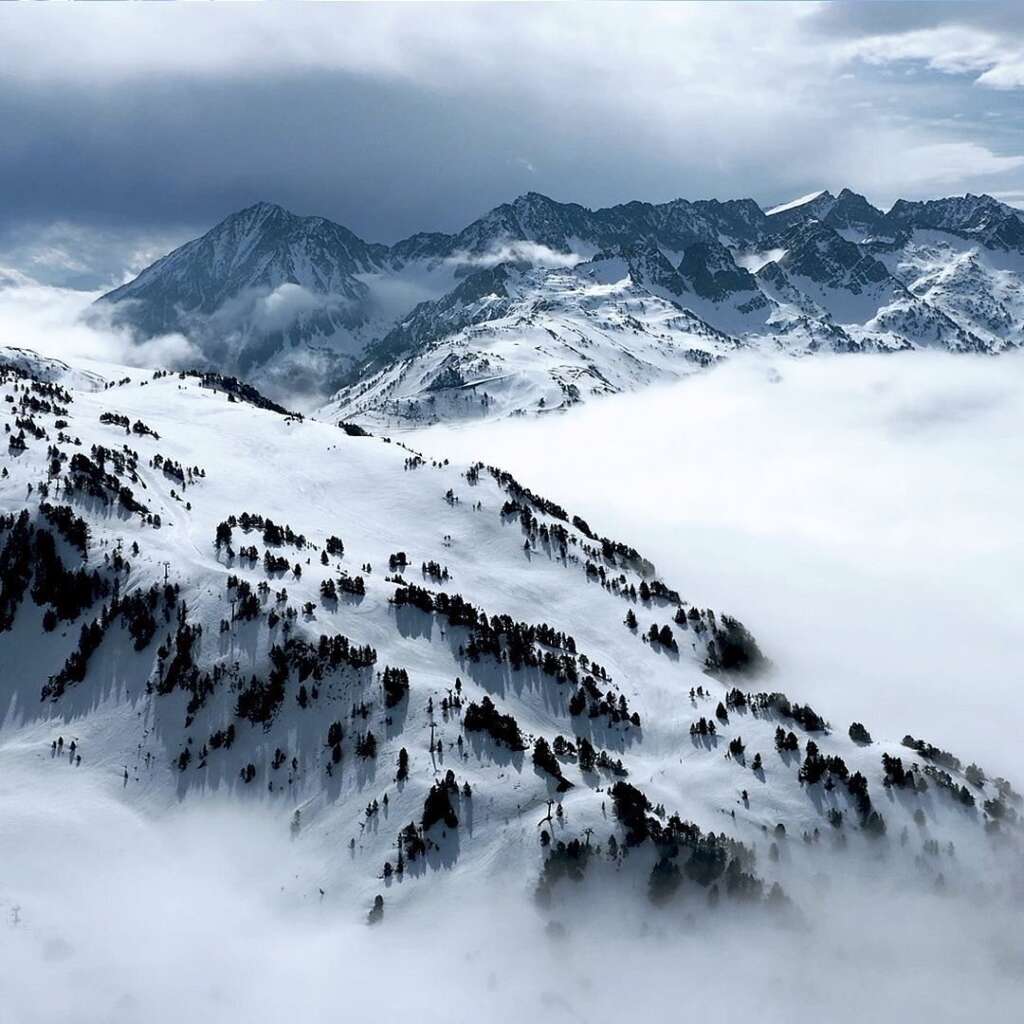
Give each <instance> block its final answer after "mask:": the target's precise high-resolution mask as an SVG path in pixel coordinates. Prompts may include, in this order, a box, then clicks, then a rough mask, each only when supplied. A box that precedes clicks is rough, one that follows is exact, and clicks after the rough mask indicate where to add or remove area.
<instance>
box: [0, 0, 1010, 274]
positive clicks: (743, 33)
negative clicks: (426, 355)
mask: <svg viewBox="0 0 1024 1024" xmlns="http://www.w3.org/2000/svg"><path fill="white" fill-rule="evenodd" d="M974 7H975V5H971V6H970V8H969V9H968V8H964V9H963V11H961V5H953V4H937V5H936V4H925V5H920V4H898V5H890V4H872V5H857V6H856V7H847V6H845V5H844V6H842V7H839V6H833V5H827V6H825V7H822V8H819V7H818V6H816V5H796V4H785V5H772V4H757V5H752V6H745V7H743V8H742V9H737V10H736V11H734V12H731V14H732V15H733V16H729V15H730V12H729V11H728V9H727V8H725V7H724V6H723V5H715V6H714V7H705V6H688V5H676V6H671V5H669V6H647V5H630V6H619V5H614V4H603V5H596V6H593V7H589V8H586V9H579V10H577V9H568V8H563V7H562V6H561V5H545V4H541V5H530V6H529V7H517V6H515V5H512V6H504V5H499V6H495V7H489V6H476V5H456V6H452V7H441V8H437V7H422V6H419V5H411V6H410V5H399V6H396V7H391V6H387V5H356V6H339V7H335V6H331V5H328V6H326V7H320V6H319V5H314V6H313V7H306V6H302V7H293V6H290V5H272V6H268V7H245V8H234V9H231V8H218V7H215V6H214V7H203V8H198V7H191V8H180V7H178V6H176V5H167V6H166V7H165V6H163V5H161V6H159V7H153V6H148V7H145V8H143V7H136V6H133V5H129V6H127V7H120V6H115V7H109V8H106V7H105V8H97V7H92V8H86V7H78V8H70V9H67V10H63V11H62V10H58V9H56V8H36V9H29V8H18V9H16V10H15V9H4V10H0V68H3V69H4V71H3V72H2V75H3V77H0V125H2V128H3V145H2V146H0V195H2V197H3V202H2V204H0V265H3V264H8V265H16V266H18V267H20V268H22V269H24V270H25V271H26V272H27V273H31V274H33V275H34V276H37V277H41V278H42V279H47V280H54V281H56V280H63V281H64V282H65V283H75V284H81V285H83V286H89V287H93V286H95V287H98V286H100V285H101V284H105V283H107V282H108V281H109V280H110V279H111V277H114V278H118V277H120V276H122V275H123V274H124V272H125V271H126V270H128V269H131V268H132V267H134V265H135V262H136V261H135V260H134V259H133V258H131V257H133V256H134V255H138V254H140V253H145V252H149V251H151V250H152V249H154V248H159V246H160V245H162V244H164V243H165V242H166V241H167V240H171V239H174V240H178V239H184V238H186V237H189V236H190V235H192V234H194V233H196V232H199V231H201V230H204V229H206V228H208V227H209V226H210V225H211V224H213V223H215V222H216V221H217V220H219V219H220V218H222V217H224V216H225V215H227V214H228V213H230V212H232V211H233V210H235V209H238V208H239V207H241V206H244V205H246V204H248V203H251V202H254V201H256V200H261V199H267V200H272V201H276V202H279V203H281V204H283V205H285V206H287V207H289V208H291V209H293V210H295V211H296V212H299V213H315V214H322V215H325V216H328V217H330V218H332V219H334V220H337V221H339V222H340V223H343V224H345V225H346V226H348V227H350V228H351V229H352V230H354V231H355V232H356V233H357V234H359V235H361V236H362V237H364V238H367V239H369V240H373V241H385V242H391V241H394V240H396V239H398V238H400V237H403V236H405V235H408V234H411V233H412V232H415V231H424V230H441V231H453V230H457V229H459V228H460V227H462V226H464V225H465V224H467V223H468V222H469V221H471V220H472V219H474V218H475V217H477V216H479V215H480V214H481V213H483V212H485V211H486V210H487V209H489V208H491V207H493V206H495V205H497V204H498V203H500V202H503V201H506V200H509V199H511V198H513V197H514V196H516V195H518V194H520V193H522V192H525V191H527V190H531V189H534V190H537V191H541V192H544V193H546V194H548V195H551V196H553V197H554V198H556V199H562V200H574V201H577V202H581V203H584V204H586V205H590V206H600V205H608V204H612V203H616V202H623V201H628V200H630V199H634V198H642V199H648V200H652V201H664V200H668V199H671V198H674V197H677V196H684V197H688V198H699V197H705V196H714V197H718V198H728V197H734V196H751V197H752V198H754V199H756V200H757V201H759V202H762V203H766V204H770V203H774V202H777V201H780V200H785V199H788V198H791V197H792V196H793V195H797V194H801V193H804V192H808V191H811V190H812V189H814V188H821V187H830V188H833V189H838V188H842V187H843V186H844V185H850V186H852V187H855V188H857V189H858V190H860V191H863V192H865V193H866V194H868V195H869V197H870V198H872V199H873V200H874V201H876V202H878V203H879V204H882V205H885V204H888V203H891V202H892V201H893V200H894V199H896V198H897V197H899V196H905V197H907V198H918V197H922V196H926V195H934V194H936V193H937V192H951V191H964V190H966V189H971V190H972V191H981V190H990V191H1001V192H1003V193H1005V194H1007V195H1010V194H1015V193H1019V192H1020V191H1021V190H1022V187H1024V176H1022V174H1021V170H1020V168H1021V166H1022V164H1024V157H1022V156H1021V154H1022V153H1024V141H1022V136H1021V123H1020V119H1021V113H1020V110H1019V106H1020V104H1019V102H1018V99H1019V93H1017V92H1014V91H1008V90H1013V89H1014V88H1015V83H1016V81H1017V77H1018V68H1017V64H1016V63H1015V61H1016V60H1017V54H1016V51H1015V50H1014V48H1013V47H1014V40H1015V39H1017V38H1019V28H1020V24H1021V23H1024V18H1022V16H1020V15H1018V14H1016V13H1015V10H1014V9H1012V8H1010V7H1009V6H1005V7H997V8H993V9H992V10H991V12H990V13H988V14H981V13H979V12H978V11H977V10H975V9H974ZM958 19H959V21H958ZM954 23H956V24H962V26H963V27H961V28H957V27H956V24H954ZM951 26H952V27H951ZM1011 29H1014V30H1015V31H1016V34H1015V32H1014V31H1011ZM43 42H45V45H42V43H43ZM1022 67H1024V65H1022ZM965 69H966V70H968V71H969V72H970V74H966V75H965V74H963V73H962V72H963V71H964V70H965ZM910 72H916V73H914V74H911V73H910ZM950 72H957V73H955V74H953V73H950ZM1021 74H1022V75H1024V71H1022V72H1021ZM976 80H981V82H982V85H991V86H993V88H976V87H975V84H974V83H975V81H976ZM1000 90H1003V91H1000ZM87 230H91V231H93V232H95V233H96V234H97V237H102V238H104V239H106V240H107V244H106V245H105V246H104V247H102V249H103V251H105V252H106V253H107V254H108V255H107V258H106V259H104V258H103V257H102V256H101V255H100V253H101V246H99V245H98V244H93V245H89V244H86V243H85V242H84V241H83V239H84V238H85V232H86V231H87ZM33 239H35V241H33ZM54 239H56V241H54ZM76 239H77V241H76ZM118 240H119V241H118ZM71 250H73V251H71ZM84 250H89V251H91V252H92V253H93V255H92V256H87V255H83V252H84ZM122 250H123V251H124V255H122ZM71 264H78V267H77V269H72V268H71V266H70V265H71Z"/></svg>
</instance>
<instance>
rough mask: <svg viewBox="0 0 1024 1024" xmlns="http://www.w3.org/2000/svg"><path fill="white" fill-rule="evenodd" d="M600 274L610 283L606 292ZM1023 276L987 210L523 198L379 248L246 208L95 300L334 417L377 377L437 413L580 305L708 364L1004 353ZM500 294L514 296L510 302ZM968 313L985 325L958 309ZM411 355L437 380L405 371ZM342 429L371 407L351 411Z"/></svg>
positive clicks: (1017, 250) (1004, 223) (219, 367)
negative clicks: (511, 340)
mask: <svg viewBox="0 0 1024 1024" xmlns="http://www.w3.org/2000/svg"><path fill="white" fill-rule="evenodd" d="M614 257H618V258H619V259H620V263H621V267H620V269H622V270H623V275H622V277H621V278H619V279H617V280H616V281H609V280H605V278H606V277H607V274H608V272H609V270H610V267H611V265H612V264H611V263H610V262H609V260H610V259H611V258H614ZM965 259H968V260H970V261H971V265H972V267H973V268H974V272H973V273H972V274H971V275H970V282H971V283H970V288H971V295H970V296H967V295H962V294H960V293H959V291H960V290H961V289H962V288H963V287H966V285H965V284H964V282H965V281H966V280H967V275H966V274H964V273H963V272H961V273H955V272H953V268H955V267H959V266H961V265H962V263H963V261H964V260H965ZM616 265H618V264H616ZM1022 269H1024V220H1022V217H1021V214H1020V212H1019V211H1017V210H1015V209H1013V208H1011V207H1008V206H1006V205H1005V204H1003V203H1000V202H998V201H997V200H995V199H993V198H991V197H989V196H972V195H968V196H963V197H953V198H947V199H936V200H931V201H928V202H906V201H903V200H900V201H899V202H897V203H896V204H895V206H893V208H892V209H891V210H890V211H888V212H887V213H884V212H882V211H881V210H878V209H876V208H875V207H873V206H872V205H871V204H870V203H869V202H868V201H867V200H866V199H865V198H864V197H863V196H861V195H858V194H857V193H855V192H853V191H851V190H850V189H845V188H844V189H843V190H842V191H840V192H839V194H838V195H833V194H832V193H830V192H828V191H824V192H820V193H817V194H814V195H811V196H806V197H804V198H803V199H800V200H797V201H795V202H792V203H787V204H784V205H782V206H779V207H776V208H774V209H772V210H769V211H767V212H765V211H763V210H761V208H760V207H759V206H758V205H757V204H756V203H754V202H753V201H752V200H749V199H738V200H730V201H728V202H719V201H717V200H702V201H697V202H690V201H687V200H684V199H677V200H673V201H672V202H668V203H662V204H651V203H643V202H631V203H625V204H622V205H620V206H614V207H609V208H607V209H601V210H589V209H587V208H585V207H583V206H580V205H578V204H575V203H559V202H555V201H554V200H552V199H549V198H547V197H546V196H542V195H539V194H537V193H527V194H526V195H523V196H520V197H519V198H518V199H516V200H514V201H513V202H511V203H506V204H503V205H501V206H498V207H496V208H495V209H493V210H491V211H490V212H489V213H487V214H485V215H484V216H483V217H481V218H480V219H478V220H476V221H474V222H473V223H472V224H470V225H469V226H467V227H466V228H465V229H463V230H462V231H460V232H458V233H457V234H452V235H447V234H440V233H420V234H416V235H413V236H411V237H410V238H407V239H404V240H403V241H401V242H398V243H397V244H395V245H393V246H385V245H379V244H373V243H368V242H365V241H363V240H362V239H360V238H358V237H357V236H356V235H354V234H353V233H352V232H351V231H349V230H348V229H346V228H344V227H342V226H341V225H338V224H334V223H332V222H331V221H328V220H325V219H324V218H321V217H302V216H297V215H295V214H292V213H290V212H288V211H287V210H284V209H282V208H281V207H279V206H275V205H273V204H270V203H259V204H257V205H255V206H252V207H250V208H248V209H246V210H242V211H240V212H238V213H235V214H232V215H231V216H230V217H228V218H227V219H226V220H224V221H223V222H222V223H220V224H219V225H217V226H216V227H214V228H213V229H212V230H211V231H209V232H208V233H207V234H205V235H204V236H203V237H202V238H198V239H196V240H194V241H192V242H189V243H187V244H186V245H184V246H182V247H181V248H179V249H177V250H175V251H174V252H172V253H170V254H169V255H168V256H165V257H164V258H163V259H161V260H159V261H158V262H156V263H155V264H153V265H152V266H151V267H149V268H147V269H146V270H145V271H143V272H142V273H141V274H140V275H139V276H138V277H137V278H136V279H135V280H133V281H131V282H129V283H128V284H126V285H124V286H122V287H120V288H118V289H116V290H115V291H112V292H110V293H109V294H107V295H105V296H103V297H102V298H101V299H100V300H99V304H100V305H101V306H104V307H107V309H108V311H109V312H110V313H111V315H112V317H113V320H114V321H115V323H118V324H121V325H126V326H128V327H130V328H131V329H132V330H133V331H134V332H135V334H136V335H137V336H138V337H139V338H140V339H144V338H150V337H154V336H158V335H161V334H167V333H174V332H179V333H183V334H186V335H187V336H188V337H189V338H190V339H191V340H192V341H193V343H194V344H195V345H196V346H197V347H198V349H199V350H200V351H201V353H202V354H203V358H204V359H205V361H206V363H207V366H206V367H204V368H206V369H213V370H216V371H219V372H227V373H233V374H239V375H241V376H244V377H246V378H247V379H249V380H251V381H253V382H255V383H257V384H259V385H261V386H263V387H265V388H267V389H268V390H269V391H271V392H274V393H277V394H278V395H283V394H295V393H302V392H306V393H308V394H309V396H311V397H313V398H315V397H316V396H322V397H325V396H327V395H331V394H334V392H336V391H338V390H339V389H341V391H340V392H339V395H336V396H335V402H334V406H335V407H337V408H341V407H347V405H348V404H349V403H348V402H347V400H346V399H347V397H348V396H350V395H351V394H352V391H351V389H352V388H357V389H358V390H359V392H360V393H365V392H366V390H367V388H369V389H371V390H372V388H373V385H374V384H375V383H379V380H378V379H377V378H376V377H375V375H376V374H379V373H381V372H382V371H386V372H389V373H390V376H389V378H388V387H389V392H390V393H391V394H392V397H399V396H400V397H401V400H402V402H403V403H405V406H408V403H409V402H412V403H413V405H414V406H415V405H417V404H418V398H417V395H419V394H420V392H421V391H422V392H424V393H426V392H429V393H430V394H431V395H432V396H434V398H435V406H436V396H437V392H438V391H439V390H440V391H443V390H444V388H443V387H442V386H441V385H442V383H443V381H452V380H459V381H460V382H461V384H460V387H461V386H464V385H466V384H467V383H468V384H471V385H473V384H474V381H475V380H482V379H484V378H483V377H481V378H476V377H475V376H474V374H475V372H476V371H474V370H473V369H471V368H470V366H471V365H477V366H478V369H481V370H482V372H483V373H484V376H485V377H493V376H495V374H494V373H492V372H490V371H491V370H493V369H494V365H495V360H494V359H488V358H487V357H486V356H484V357H483V358H481V354H482V347H483V348H486V347H487V345H489V344H490V343H491V342H492V341H493V335H494V332H495V330H498V329H499V327H500V329H501V330H502V332H503V333H504V334H506V335H508V336H509V337H513V336H514V335H515V330H516V327H515V325H516V324H518V325H520V327H521V326H522V325H523V324H525V323H527V322H530V323H532V324H533V325H537V324H539V323H540V322H541V320H542V319H544V318H550V319H551V320H552V321H553V322H552V323H550V324H548V325H547V330H548V332H549V334H550V332H552V331H553V332H554V333H555V334H556V335H557V334H558V331H559V330H560V328H559V326H558V325H559V324H563V325H564V324H565V323H566V322H569V321H572V322H573V327H572V330H573V331H576V332H577V333H578V334H579V336H580V338H582V339H583V340H584V341H587V342H593V341H594V334H593V332H594V331H595V330H597V329H598V326H597V325H596V324H595V323H594V322H593V321H594V319H595V318H594V317H593V316H591V317H589V318H586V319H587V320H588V322H581V321H580V319H579V317H578V316H576V313H574V312H573V311H574V310H575V311H576V312H578V310H579V309H580V308H581V306H582V307H588V308H589V307H594V306H595V304H597V305H600V303H599V302H598V299H599V298H601V299H603V300H604V302H605V304H606V305H607V303H611V304H612V305H613V306H616V308H617V310H618V312H617V314H616V317H614V318H613V320H614V321H615V322H614V323H613V322H612V321H609V324H611V326H610V327H608V329H610V330H612V331H613V332H618V333H617V335H616V338H617V342H618V343H619V344H620V346H621V347H622V348H623V349H624V350H626V351H628V350H629V348H630V334H632V336H634V337H635V336H644V335H651V334H652V333H653V334H654V335H656V334H657V331H658V330H660V328H659V327H656V326H654V325H652V324H648V323H647V322H646V320H645V317H647V316H649V315H653V316H654V317H655V320H656V322H657V323H660V322H661V321H662V320H664V319H665V318H667V319H668V320H672V313H673V312H674V313H675V314H676V315H677V317H684V314H685V317H688V321H687V322H688V324H689V326H690V327H692V326H693V324H694V323H697V322H699V324H700V327H699V331H698V333H701V334H703V335H704V336H708V335H711V334H714V335H718V336H721V339H722V343H721V345H720V346H719V349H718V350H716V352H715V353H713V355H715V356H717V355H721V354H723V353H724V352H725V351H727V350H728V349H730V348H734V347H736V346H768V347H772V348H776V347H785V348H788V349H794V350H797V351H804V350H808V351H815V350H817V349H819V348H820V347H822V340H823V339H825V340H826V344H825V347H828V348H830V349H837V350H841V351H861V350H869V351H878V350H893V349H902V348H914V347H919V346H938V347H942V348H948V349H952V350H955V351H981V352H998V351H1001V350H1003V349H1005V348H1008V347H1015V346H1016V345H1018V344H1019V343H1020V339H1021V335H1022V325H1024V304H1022V303H1021V300H1020V281H1021V277H1020V274H1021V271H1022ZM510 281H514V282H518V283H517V284H516V286H515V287H514V288H511V289H510V286H509V282H510ZM645 297H646V298H647V299H648V300H649V301H648V302H647V303H646V304H645V303H644V298H645ZM566 303H568V305H566ZM623 304H624V305H623ZM659 304H668V307H670V308H669V309H666V308H663V307H662V306H661V305H659ZM979 306H980V307H985V310H984V315H983V316H979V315H974V314H972V313H971V312H970V311H971V310H972V309H973V310H977V309H978V308H979ZM652 310H653V311H654V313H653V314H652V312H651V311H652ZM606 312H608V310H606ZM574 317H575V319H574ZM510 318H511V321H510ZM679 322H683V321H679ZM638 325H639V326H638ZM470 327H472V328H473V330H472V331H471V333H470V336H466V334H465V332H466V330H467V329H468V328H470ZM688 329H689V328H688ZM518 337H519V338H520V340H521V339H522V337H523V335H522V332H520V334H519V335H518ZM456 338H458V345H457V347H458V351H455V350H454V349H451V350H449V351H445V352H443V353H441V357H440V358H435V356H436V353H434V352H433V350H434V349H436V347H437V346H444V345H446V344H448V345H449V346H451V345H453V344H455V339H456ZM584 347H585V346H584ZM680 347H681V348H682V349H683V350H686V351H689V350H690V349H691V348H692V346H690V345H689V344H683V345H682V346H680ZM577 350H578V347H577ZM431 353H433V355H431ZM428 356H430V359H429V362H430V364H431V366H442V365H443V367H444V369H443V377H440V378H438V377H435V376H432V372H433V371H432V370H430V369H429V368H428V367H427V366H426V365H420V364H415V365H413V364H412V363H410V360H412V361H415V360H421V361H422V359H424V358H426V357H428ZM558 358H559V359H560V360H561V358H562V357H561V355H560V356H559V357H558ZM453 360H454V361H455V362H458V363H459V364H460V369H459V371H458V372H456V373H454V374H453V372H452V364H453ZM467 360H468V362H467ZM570 360H571V361H573V362H574V363H575V364H576V369H577V371H578V372H580V373H583V374H584V375H585V376H586V377H587V378H588V379H592V380H599V379H600V378H601V377H607V373H606V372H605V371H606V369H607V367H606V366H603V365H601V363H600V361H598V362H597V363H593V361H589V362H588V360H587V358H585V357H580V358H578V359H577V358H576V357H570ZM500 362H501V360H500V359H499V360H497V364H500ZM669 362H671V360H669ZM463 364H465V365H463ZM543 364H544V361H543V359H541V360H540V361H538V362H537V364H536V365H534V366H532V367H531V366H528V365H523V364H522V360H521V359H520V360H518V361H517V365H518V369H517V370H516V371H515V373H516V374H521V373H522V372H523V370H524V369H527V370H537V371H538V372H539V373H541V375H542V376H543V375H544V374H545V373H547V372H548V371H547V370H545V367H544V365H543ZM688 365H689V366H692V362H690V363H687V362H686V360H685V359H684V360H683V361H682V362H680V363H679V370H680V371H681V370H682V369H684V368H686V366H688ZM488 367H489V368H488ZM464 371H465V372H464ZM502 372H503V371H500V372H499V374H498V375H501V373H502ZM574 372H576V371H574ZM666 372H670V373H671V372H673V371H672V370H671V369H668V370H666ZM467 373H468V376H467ZM659 373H660V371H659ZM424 374H426V377H427V378H429V379H425V378H424ZM549 376H550V375H549ZM396 377H401V378H402V380H403V381H406V382H408V380H409V379H412V380H414V381H415V383H414V384H408V386H406V384H400V383H399V382H398V381H397V379H396ZM623 386H624V387H631V386H634V385H633V384H632V383H630V382H628V381H627V382H624V383H623ZM396 389H397V392H398V393H399V395H398V396H396V395H395V392H396ZM529 390H530V389H527V391H529ZM599 390H604V384H603V383H602V384H601V386H600V388H599ZM535 397H537V396H532V397H531V401H532V400H533V398H535ZM579 397H581V398H583V397H586V389H585V388H584V389H583V391H581V392H580V395H579ZM520 401H521V399H517V400H516V403H519V402H520ZM499 405H501V403H499ZM483 407H485V408H486V407H491V406H489V404H488V403H486V402H485V403H483ZM501 407H502V408H503V410H504V411H519V412H522V411H527V410H528V409H529V408H530V406H529V405H527V406H525V407H524V406H521V405H519V404H515V407H514V408H507V409H506V408H505V407H504V406H501ZM360 411H361V412H367V411H373V410H371V409H369V408H368V407H367V406H366V404H365V403H363V404H362V405H361V406H360ZM393 411H394V410H392V412H393ZM420 413H422V410H420ZM417 418H422V417H421V416H420V415H419V414H417Z"/></svg>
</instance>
